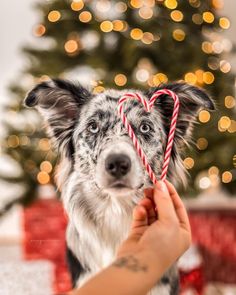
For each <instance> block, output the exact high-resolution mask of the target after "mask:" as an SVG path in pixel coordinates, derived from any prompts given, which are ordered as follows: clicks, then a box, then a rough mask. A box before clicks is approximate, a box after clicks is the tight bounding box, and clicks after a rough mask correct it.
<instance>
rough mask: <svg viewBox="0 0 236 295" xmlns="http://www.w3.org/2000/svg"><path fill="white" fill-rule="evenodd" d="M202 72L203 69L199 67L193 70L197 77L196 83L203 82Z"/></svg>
mask: <svg viewBox="0 0 236 295" xmlns="http://www.w3.org/2000/svg"><path fill="white" fill-rule="evenodd" d="M203 73H204V71H203V70H201V69H198V70H196V71H195V75H196V77H197V82H198V84H202V83H203Z"/></svg>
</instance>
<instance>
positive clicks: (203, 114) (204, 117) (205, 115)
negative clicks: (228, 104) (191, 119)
mask: <svg viewBox="0 0 236 295" xmlns="http://www.w3.org/2000/svg"><path fill="white" fill-rule="evenodd" d="M210 118H211V114H210V113H209V112H208V111H206V110H202V111H200V113H199V114H198V119H199V121H200V122H201V123H207V122H208V121H209V120H210Z"/></svg>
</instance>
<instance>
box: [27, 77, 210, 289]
mask: <svg viewBox="0 0 236 295" xmlns="http://www.w3.org/2000/svg"><path fill="white" fill-rule="evenodd" d="M163 88H166V89H170V90H172V91H174V92H175V93H176V94H177V95H178V96H179V100H180V112H179V117H178V121H177V127H176V132H175V139H174V146H173V150H172V155H171V160H170V165H169V170H168V175H167V178H168V179H169V180H170V181H171V182H174V183H176V182H182V183H184V182H186V176H185V175H186V173H185V169H184V166H183V162H182V160H181V154H182V151H183V149H184V146H185V145H186V144H188V143H189V141H190V140H191V133H192V128H193V123H194V122H195V121H196V117H197V114H198V111H199V110H201V109H203V108H204V109H208V110H214V103H213V101H212V99H211V98H210V97H209V95H208V94H207V93H206V92H205V91H204V90H203V89H200V88H198V87H195V86H193V85H189V84H186V83H183V82H174V83H169V84H163V85H160V86H159V87H154V88H151V89H149V90H147V91H144V90H133V89H131V90H127V89H126V90H112V89H110V90H106V91H104V92H102V93H98V94H93V93H92V92H91V91H89V90H88V89H86V88H84V87H83V86H81V85H80V84H77V83H73V82H70V81H66V80H61V79H52V80H49V81H47V82H42V83H40V84H38V85H37V86H35V87H34V89H32V90H31V91H30V92H29V93H28V95H27V96H26V98H25V105H26V106H28V107H36V108H37V109H38V110H39V112H40V113H41V114H42V116H43V117H44V119H45V121H46V123H47V128H48V131H49V135H50V137H51V138H52V139H53V141H54V144H55V147H56V148H57V150H58V151H59V154H60V156H61V165H60V167H61V169H60V174H59V177H58V181H59V186H60V187H61V191H62V200H63V205H64V207H65V210H66V212H67V214H68V218H69V221H68V227H67V231H66V242H67V258H68V263H69V268H70V272H71V275H72V280H73V283H74V286H81V285H82V284H83V283H84V282H86V281H87V280H88V278H90V277H91V276H93V275H94V274H96V273H97V272H98V271H100V270H101V269H102V268H104V267H106V266H107V265H109V264H110V263H112V262H113V260H114V258H115V256H116V253H117V249H118V247H119V245H120V244H121V243H122V241H124V240H125V239H126V237H127V235H128V232H129V229H130V224H131V219H132V210H133V208H134V206H135V205H136V204H137V202H138V201H139V200H140V199H141V198H143V189H144V188H147V187H150V186H152V182H151V180H150V178H149V176H148V174H147V172H146V170H145V168H144V167H143V165H142V162H141V160H140V158H139V156H138V154H137V152H136V150H135V148H134V146H133V143H132V140H131V139H130V137H129V136H128V133H127V130H126V128H125V127H124V126H123V124H122V121H121V119H120V117H119V115H118V112H117V105H118V100H119V98H120V97H121V96H122V95H123V94H125V93H127V92H135V93H138V94H140V95H142V96H144V97H145V98H146V99H150V97H151V96H152V94H153V93H154V92H155V91H157V90H159V89H163ZM172 111H173V101H172V99H171V98H170V97H167V96H166V95H163V96H161V97H159V98H158V99H157V100H156V102H155V105H154V108H153V110H152V111H151V112H149V113H147V112H146V111H145V110H144V109H143V106H142V105H141V104H140V103H139V102H138V101H136V100H132V99H130V100H129V101H128V102H127V105H126V111H125V113H126V115H127V118H128V121H129V122H130V124H131V126H132V128H133V130H134V132H135V134H136V136H137V138H138V140H139V143H140V145H141V147H142V149H143V151H144V152H145V154H146V156H147V159H148V163H149V164H150V166H151V168H152V169H153V171H154V173H155V175H156V177H157V179H160V175H161V168H162V163H163V155H164V151H165V145H166V141H167V135H168V131H169V127H170V118H171V115H172ZM157 263H158V261H157ZM178 289H179V278H178V271H177V267H176V264H174V265H173V266H172V267H171V268H170V269H169V270H168V271H167V272H166V273H165V274H164V276H163V277H162V279H161V280H160V281H159V282H157V285H156V286H155V287H154V288H153V289H152V290H151V291H150V293H149V294H152V295H157V294H158V295H177V294H178Z"/></svg>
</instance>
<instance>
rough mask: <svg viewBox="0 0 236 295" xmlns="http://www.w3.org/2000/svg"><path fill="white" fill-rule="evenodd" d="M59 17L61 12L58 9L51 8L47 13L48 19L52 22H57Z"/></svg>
mask: <svg viewBox="0 0 236 295" xmlns="http://www.w3.org/2000/svg"><path fill="white" fill-rule="evenodd" d="M60 18H61V13H60V12H59V11H58V10H52V11H50V12H49V14H48V20H49V21H50V22H52V23H54V22H57V21H58V20H59V19H60Z"/></svg>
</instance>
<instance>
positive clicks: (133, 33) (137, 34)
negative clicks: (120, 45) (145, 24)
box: [130, 28, 143, 40]
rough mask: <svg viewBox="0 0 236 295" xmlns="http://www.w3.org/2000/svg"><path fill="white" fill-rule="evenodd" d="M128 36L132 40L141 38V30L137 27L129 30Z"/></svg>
mask: <svg viewBox="0 0 236 295" xmlns="http://www.w3.org/2000/svg"><path fill="white" fill-rule="evenodd" d="M130 37H131V38H132V39H134V40H141V39H142V37H143V31H142V30H141V29H138V28H135V29H132V30H131V31H130Z"/></svg>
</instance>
